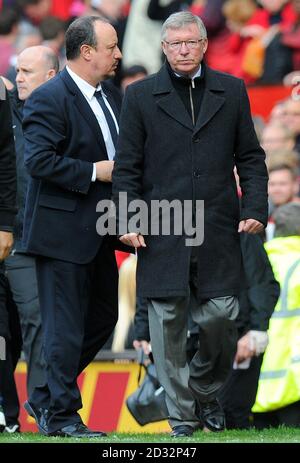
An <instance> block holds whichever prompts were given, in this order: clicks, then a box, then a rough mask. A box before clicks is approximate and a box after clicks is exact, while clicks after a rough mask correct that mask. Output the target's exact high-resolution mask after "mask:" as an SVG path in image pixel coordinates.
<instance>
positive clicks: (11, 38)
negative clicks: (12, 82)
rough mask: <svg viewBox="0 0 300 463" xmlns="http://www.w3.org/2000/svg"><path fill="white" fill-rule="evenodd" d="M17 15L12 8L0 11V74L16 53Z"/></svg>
mask: <svg viewBox="0 0 300 463" xmlns="http://www.w3.org/2000/svg"><path fill="white" fill-rule="evenodd" d="M18 23H19V19H18V15H17V13H16V12H15V11H14V10H13V9H9V10H8V9H3V10H2V11H0V56H1V60H0V75H6V73H7V70H8V68H9V65H10V60H11V57H12V56H13V55H15V53H16V39H17V35H18Z"/></svg>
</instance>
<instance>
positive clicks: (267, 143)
mask: <svg viewBox="0 0 300 463" xmlns="http://www.w3.org/2000/svg"><path fill="white" fill-rule="evenodd" d="M260 141H261V146H262V147H263V149H264V150H265V151H266V152H267V153H271V152H273V151H279V150H292V149H293V148H294V146H295V137H294V135H293V133H292V132H291V130H290V129H289V128H288V127H287V126H285V125H283V124H280V123H278V122H271V123H270V124H268V125H266V126H265V128H264V130H263V132H262V137H261V140H260Z"/></svg>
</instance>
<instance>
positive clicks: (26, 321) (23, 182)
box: [4, 46, 59, 432]
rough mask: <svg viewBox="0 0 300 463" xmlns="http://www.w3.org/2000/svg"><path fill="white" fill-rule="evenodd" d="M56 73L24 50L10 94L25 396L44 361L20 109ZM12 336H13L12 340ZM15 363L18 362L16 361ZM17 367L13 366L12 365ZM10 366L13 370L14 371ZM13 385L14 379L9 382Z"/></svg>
mask: <svg viewBox="0 0 300 463" xmlns="http://www.w3.org/2000/svg"><path fill="white" fill-rule="evenodd" d="M58 70H59V64H58V59H57V56H56V55H55V53H54V52H53V51H52V50H51V49H50V48H48V47H45V46H34V47H29V48H26V49H25V50H23V51H22V52H21V53H20V55H19V56H18V58H17V68H16V71H17V77H16V83H17V88H16V89H14V90H13V91H11V92H10V101H11V109H12V122H13V129H14V136H15V146H16V160H17V184H18V186H17V205H18V209H19V211H18V214H17V217H16V220H15V225H14V230H13V232H14V246H13V249H12V251H11V254H10V256H9V257H8V258H7V259H6V261H5V266H6V275H7V277H8V280H9V286H10V289H11V292H12V297H13V300H14V302H15V304H16V305H17V309H18V313H19V317H20V322H21V329H22V338H23V351H24V354H25V359H26V362H27V392H28V394H30V393H31V391H32V390H33V389H34V387H35V386H36V385H38V384H40V383H41V382H43V379H44V375H45V361H44V356H43V352H42V334H41V316H40V307H39V300H38V289H37V281H36V269H35V259H34V257H32V256H29V255H27V254H26V253H25V252H24V250H23V249H22V230H23V220H24V209H25V198H26V191H27V182H28V174H27V171H26V169H25V167H24V137H23V132H22V119H23V105H24V102H25V100H26V99H27V98H28V97H29V96H30V95H31V93H32V92H33V91H34V90H35V89H36V88H37V87H39V86H40V85H42V84H43V83H45V82H46V81H47V80H49V79H51V78H52V77H54V76H55V75H56V74H57V72H58ZM13 335H14V333H12V336H13ZM16 361H17V359H16ZM15 363H16V362H15ZM15 366H16V365H15V364H14V365H12V370H14V368H15ZM12 381H13V379H12ZM8 389H9V390H10V393H9V394H8V396H7V397H4V412H5V416H6V423H7V428H8V429H7V431H8V432H16V431H18V430H19V423H18V416H17V413H18V410H17V407H16V405H15V404H16V400H17V397H16V396H14V392H13V388H8Z"/></svg>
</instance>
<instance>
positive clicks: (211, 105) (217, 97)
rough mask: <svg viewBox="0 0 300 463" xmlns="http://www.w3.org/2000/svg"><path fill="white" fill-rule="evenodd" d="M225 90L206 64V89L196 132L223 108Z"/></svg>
mask: <svg viewBox="0 0 300 463" xmlns="http://www.w3.org/2000/svg"><path fill="white" fill-rule="evenodd" d="M223 92H224V88H223V86H222V85H221V83H220V81H219V80H218V78H217V76H216V74H215V73H214V72H213V71H212V70H211V69H209V68H208V67H207V66H206V68H205V90H204V95H203V100H202V104H201V107H200V111H199V115H198V118H197V121H196V125H195V128H194V133H196V132H198V131H199V130H200V129H202V127H204V126H205V125H206V124H207V123H208V122H209V121H210V120H211V119H212V118H213V117H214V116H215V115H216V114H217V112H218V111H219V110H220V109H221V108H222V106H223V104H224V103H225V98H224V96H223V95H222V93H223Z"/></svg>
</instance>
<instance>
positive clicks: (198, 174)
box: [194, 169, 201, 178]
mask: <svg viewBox="0 0 300 463" xmlns="http://www.w3.org/2000/svg"><path fill="white" fill-rule="evenodd" d="M194 177H195V178H200V177H201V171H200V170H198V169H197V170H194Z"/></svg>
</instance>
